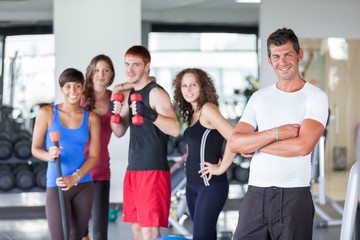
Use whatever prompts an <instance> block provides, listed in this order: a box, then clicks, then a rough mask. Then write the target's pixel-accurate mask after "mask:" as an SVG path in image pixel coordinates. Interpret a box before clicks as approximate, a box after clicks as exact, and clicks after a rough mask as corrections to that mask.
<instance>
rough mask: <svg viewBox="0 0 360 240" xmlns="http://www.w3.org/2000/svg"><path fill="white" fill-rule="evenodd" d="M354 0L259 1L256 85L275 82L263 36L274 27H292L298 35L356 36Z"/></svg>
mask: <svg viewBox="0 0 360 240" xmlns="http://www.w3.org/2000/svg"><path fill="white" fill-rule="evenodd" d="M359 11H360V1H358V0H343V1H338V0H316V1H313V0H302V1H298V0H263V1H262V2H261V4H260V21H259V36H260V39H261V47H260V51H261V53H260V54H261V58H260V61H261V66H260V85H261V87H265V86H268V85H271V84H272V83H274V82H275V81H276V75H275V73H274V71H273V70H272V68H271V67H270V65H269V64H268V61H267V50H266V39H267V38H268V36H269V35H270V34H271V33H272V32H274V31H275V30H276V29H278V28H282V27H287V28H291V29H293V30H294V32H295V34H296V35H297V36H298V37H299V38H328V37H344V38H347V39H360V28H359V23H360V13H359Z"/></svg>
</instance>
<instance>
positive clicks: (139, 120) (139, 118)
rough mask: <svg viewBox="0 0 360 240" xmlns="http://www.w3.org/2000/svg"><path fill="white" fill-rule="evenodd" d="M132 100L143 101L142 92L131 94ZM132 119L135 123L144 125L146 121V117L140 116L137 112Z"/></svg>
mask: <svg viewBox="0 0 360 240" xmlns="http://www.w3.org/2000/svg"><path fill="white" fill-rule="evenodd" d="M130 101H131V102H136V101H142V98H141V95H140V93H133V94H131V95H130ZM131 121H132V123H133V124H134V125H142V124H143V123H144V118H143V117H142V116H140V115H139V114H135V115H134V116H133V117H132V119H131Z"/></svg>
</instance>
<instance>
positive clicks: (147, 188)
mask: <svg viewBox="0 0 360 240" xmlns="http://www.w3.org/2000/svg"><path fill="white" fill-rule="evenodd" d="M123 189H124V199H123V214H124V216H123V221H124V222H132V223H135V222H136V223H138V224H139V226H140V227H163V228H167V227H168V219H169V210H170V195H171V177H170V172H169V171H157V170H149V171H126V173H125V179H124V188H123Z"/></svg>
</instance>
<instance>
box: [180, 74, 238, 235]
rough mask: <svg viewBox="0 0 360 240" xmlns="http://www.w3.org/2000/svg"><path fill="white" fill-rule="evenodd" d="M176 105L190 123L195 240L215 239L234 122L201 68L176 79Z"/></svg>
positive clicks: (188, 139) (188, 164)
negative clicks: (223, 111) (221, 107)
mask: <svg viewBox="0 0 360 240" xmlns="http://www.w3.org/2000/svg"><path fill="white" fill-rule="evenodd" d="M173 87H174V89H175V90H174V99H175V108H176V109H177V110H178V113H179V115H180V116H181V117H182V118H183V119H184V122H185V123H187V125H188V128H187V129H186V130H185V132H184V139H185V142H186V144H187V149H188V156H187V160H186V178H187V186H186V199H187V203H188V207H189V211H190V215H191V218H192V221H193V239H194V240H216V223H217V219H218V217H219V214H220V212H221V210H222V208H223V206H224V204H225V202H226V199H227V196H228V190H229V183H228V180H227V177H226V173H225V172H226V170H227V168H228V167H229V166H230V164H231V163H232V160H233V158H234V157H235V153H231V152H230V149H229V146H228V144H226V147H225V152H224V156H223V158H222V160H221V157H222V155H221V150H222V145H223V141H224V139H226V140H229V139H230V136H231V133H232V131H233V126H232V125H231V124H230V123H229V122H228V121H227V120H226V119H225V118H224V117H223V116H222V115H221V113H220V112H219V110H218V96H217V94H216V90H215V86H214V84H213V81H212V80H211V78H210V77H209V75H208V74H207V73H206V72H204V71H203V70H201V69H197V68H189V69H184V70H182V71H181V72H180V73H178V74H177V75H176V78H175V80H174V81H173Z"/></svg>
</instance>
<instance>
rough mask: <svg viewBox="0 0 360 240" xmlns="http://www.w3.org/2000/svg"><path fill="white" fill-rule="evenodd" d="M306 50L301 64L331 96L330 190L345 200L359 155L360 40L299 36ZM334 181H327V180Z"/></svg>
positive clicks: (308, 77)
mask: <svg viewBox="0 0 360 240" xmlns="http://www.w3.org/2000/svg"><path fill="white" fill-rule="evenodd" d="M299 41H300V46H301V47H302V48H303V50H304V59H303V61H302V62H301V64H300V71H301V74H302V75H303V76H304V78H305V80H307V81H309V82H311V83H312V84H314V85H316V86H318V87H320V88H321V89H323V90H324V91H325V92H326V93H327V95H328V98H329V111H330V115H329V123H328V126H327V135H326V136H327V137H326V145H325V170H326V174H327V190H329V191H330V194H333V195H334V196H333V197H334V198H335V199H340V200H341V198H342V200H344V198H345V194H344V192H345V191H346V184H347V180H348V175H349V170H350V168H351V166H352V165H353V164H354V162H355V161H356V159H357V158H358V156H359V154H360V153H359V152H360V146H357V145H359V141H358V137H359V135H358V134H357V131H358V129H359V123H360V108H359V107H358V106H359V102H360V68H359V65H360V40H356V39H344V38H327V39H299ZM329 179H330V180H331V181H328V180H329Z"/></svg>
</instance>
